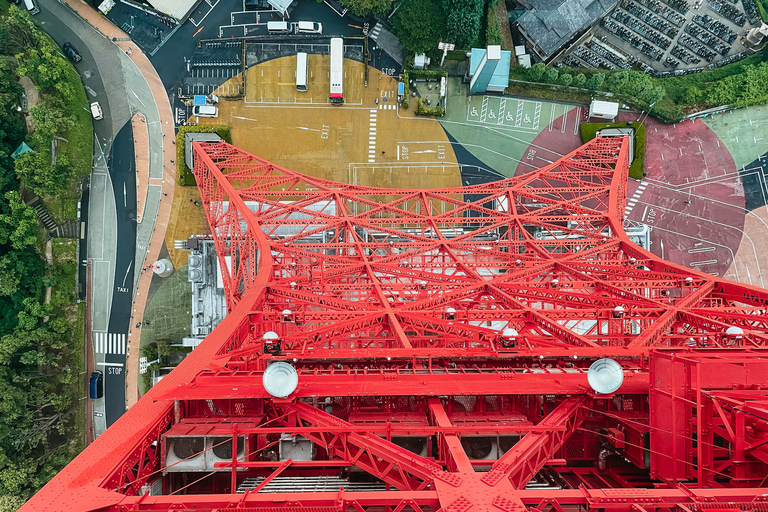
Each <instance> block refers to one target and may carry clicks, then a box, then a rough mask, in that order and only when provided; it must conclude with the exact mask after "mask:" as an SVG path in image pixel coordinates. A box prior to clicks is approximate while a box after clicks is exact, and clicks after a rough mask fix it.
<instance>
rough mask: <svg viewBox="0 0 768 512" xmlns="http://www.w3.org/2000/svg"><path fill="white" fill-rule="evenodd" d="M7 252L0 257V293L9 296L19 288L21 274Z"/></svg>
mask: <svg viewBox="0 0 768 512" xmlns="http://www.w3.org/2000/svg"><path fill="white" fill-rule="evenodd" d="M14 263H15V262H14V261H13V258H12V257H11V255H9V254H4V255H3V256H2V257H0V295H2V296H5V297H10V296H11V295H13V294H14V293H16V291H17V290H18V289H19V284H20V283H21V275H19V271H18V269H17V267H16V265H15V264H14Z"/></svg>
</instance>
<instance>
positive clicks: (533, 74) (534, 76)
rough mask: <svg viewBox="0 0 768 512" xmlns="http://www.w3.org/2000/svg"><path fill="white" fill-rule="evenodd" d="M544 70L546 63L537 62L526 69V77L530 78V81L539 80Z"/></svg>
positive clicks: (545, 69)
mask: <svg viewBox="0 0 768 512" xmlns="http://www.w3.org/2000/svg"><path fill="white" fill-rule="evenodd" d="M546 72H547V65H546V64H544V63H543V62H537V63H536V64H534V65H533V66H531V67H530V68H529V69H528V78H530V79H531V81H532V82H540V81H541V79H542V78H543V77H544V73H546Z"/></svg>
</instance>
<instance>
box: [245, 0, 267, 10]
mask: <svg viewBox="0 0 768 512" xmlns="http://www.w3.org/2000/svg"><path fill="white" fill-rule="evenodd" d="M243 5H244V7H245V10H246V11H269V10H272V6H271V5H269V2H268V1H267V0H245V1H244V2H243Z"/></svg>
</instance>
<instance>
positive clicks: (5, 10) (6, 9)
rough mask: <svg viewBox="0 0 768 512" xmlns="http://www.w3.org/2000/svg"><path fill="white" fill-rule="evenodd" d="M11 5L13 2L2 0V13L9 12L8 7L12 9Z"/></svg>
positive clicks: (0, 13) (0, 1)
mask: <svg viewBox="0 0 768 512" xmlns="http://www.w3.org/2000/svg"><path fill="white" fill-rule="evenodd" d="M10 7H11V4H10V3H8V2H7V1H6V0H0V15H5V14H8V9H10Z"/></svg>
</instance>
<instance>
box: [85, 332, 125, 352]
mask: <svg viewBox="0 0 768 512" xmlns="http://www.w3.org/2000/svg"><path fill="white" fill-rule="evenodd" d="M93 350H94V352H96V353H99V354H125V334H118V333H114V332H94V333H93Z"/></svg>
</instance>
